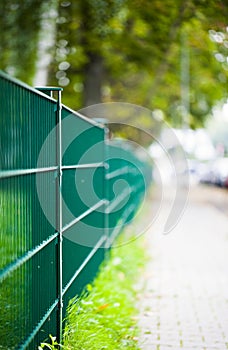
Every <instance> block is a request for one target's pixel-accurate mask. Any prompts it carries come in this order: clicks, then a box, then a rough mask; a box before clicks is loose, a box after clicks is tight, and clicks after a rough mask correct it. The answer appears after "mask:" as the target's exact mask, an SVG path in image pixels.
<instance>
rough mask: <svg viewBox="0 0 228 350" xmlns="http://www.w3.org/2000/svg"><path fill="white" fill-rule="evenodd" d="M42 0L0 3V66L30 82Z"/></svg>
mask: <svg viewBox="0 0 228 350" xmlns="http://www.w3.org/2000/svg"><path fill="white" fill-rule="evenodd" d="M43 3H44V0H29V1H28V0H20V1H19V0H18V1H16V0H9V1H1V4H0V32H1V41H0V69H2V70H5V71H6V72H8V73H10V74H12V75H14V76H16V77H17V78H19V79H21V80H23V81H25V82H27V83H29V84H31V83H32V81H33V76H34V74H35V69H36V59H37V54H38V39H39V29H40V25H41V14H42V4H43Z"/></svg>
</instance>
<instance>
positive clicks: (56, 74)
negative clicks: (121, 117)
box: [0, 0, 228, 127]
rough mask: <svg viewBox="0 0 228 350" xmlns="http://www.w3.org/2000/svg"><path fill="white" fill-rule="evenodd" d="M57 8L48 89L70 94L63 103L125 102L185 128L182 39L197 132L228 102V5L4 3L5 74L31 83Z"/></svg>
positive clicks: (185, 0) (216, 1)
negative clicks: (43, 29) (42, 37)
mask: <svg viewBox="0 0 228 350" xmlns="http://www.w3.org/2000/svg"><path fill="white" fill-rule="evenodd" d="M53 6H54V9H55V11H56V23H55V28H54V32H55V45H53V47H52V52H51V55H52V61H51V64H50V65H49V67H48V76H49V79H48V80H49V81H48V83H49V84H51V85H60V86H63V87H64V94H63V101H64V103H66V104H67V105H69V106H71V107H72V108H73V109H79V108H81V107H83V106H87V105H91V104H94V103H99V102H108V101H124V102H130V103H134V104H138V105H142V106H145V107H148V108H150V109H152V110H155V109H160V110H162V111H163V112H164V114H165V118H166V119H167V120H169V121H171V122H172V123H173V124H174V125H175V126H178V125H181V123H182V114H183V106H182V101H181V88H183V82H182V83H181V65H180V61H181V52H183V51H184V48H182V49H181V46H183V37H186V38H187V39H186V40H185V43H184V46H185V47H186V50H187V51H188V55H189V79H188V80H189V87H188V91H189V110H188V114H189V115H188V120H189V122H190V125H191V126H193V127H197V126H201V125H202V124H203V123H204V120H205V118H206V117H207V115H208V114H209V113H210V110H211V108H212V106H213V105H214V103H215V101H217V100H221V99H222V98H227V78H228V63H227V57H228V44H227V42H228V33H227V30H226V25H227V22H226V21H227V14H228V4H227V2H226V1H225V0H208V1H206V0H176V1H175V2H174V1H173V0H153V1H149V0H77V1H70V0H52V1H50V2H45V1H44V0H20V1H19V0H9V1H7V2H2V3H1V12H0V29H1V36H2V40H1V42H0V49H1V53H0V55H1V57H0V58H1V63H0V64H1V68H2V69H5V70H7V71H8V72H10V73H13V74H14V75H15V76H17V77H18V78H20V79H22V80H24V81H26V82H29V83H30V82H31V81H32V78H33V75H34V72H35V63H36V58H37V51H38V34H39V29H40V26H41V23H42V16H43V15H45V16H46V18H47V13H48V12H50V11H51V9H52V8H53ZM52 21H53V18H52ZM187 51H186V52H187ZM182 66H183V62H182ZM182 69H183V68H182ZM186 70H187V67H186ZM181 85H182V86H181ZM128 120H129V118H128ZM144 123H146V124H148V125H149V123H150V121H149V120H148V119H147V118H145V121H144Z"/></svg>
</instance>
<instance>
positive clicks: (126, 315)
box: [63, 234, 146, 350]
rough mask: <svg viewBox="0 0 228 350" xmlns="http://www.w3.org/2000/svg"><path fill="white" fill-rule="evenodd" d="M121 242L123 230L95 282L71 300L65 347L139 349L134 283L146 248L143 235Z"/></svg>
mask: <svg viewBox="0 0 228 350" xmlns="http://www.w3.org/2000/svg"><path fill="white" fill-rule="evenodd" d="M121 242H123V234H122V235H121V236H120V237H119V238H118V243H119V245H118V246H117V247H115V248H112V249H111V251H110V257H109V259H108V260H106V261H105V262H104V263H103V264H102V266H101V269H100V271H99V273H98V275H97V277H96V278H95V280H94V282H93V283H92V284H89V285H87V287H86V289H85V291H84V292H83V293H82V295H81V296H80V297H79V298H74V299H72V300H71V302H70V304H69V307H68V316H67V321H66V327H65V333H64V346H63V348H64V349H69V350H70V349H77V350H93V349H94V350H103V349H109V350H118V349H119V350H124V349H135V350H137V349H139V347H138V345H137V334H138V329H137V313H138V311H137V308H136V298H137V289H136V287H135V286H136V282H137V281H138V279H139V275H140V273H141V271H142V269H143V266H144V264H145V260H146V258H145V249H144V248H143V244H142V239H141V238H139V239H137V240H134V241H131V242H129V243H128V244H125V245H121Z"/></svg>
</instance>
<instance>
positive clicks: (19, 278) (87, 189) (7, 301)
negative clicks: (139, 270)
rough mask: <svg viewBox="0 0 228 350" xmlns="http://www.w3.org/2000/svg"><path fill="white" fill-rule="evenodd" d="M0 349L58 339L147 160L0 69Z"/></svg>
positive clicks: (141, 187) (130, 209)
mask: <svg viewBox="0 0 228 350" xmlns="http://www.w3.org/2000/svg"><path fill="white" fill-rule="evenodd" d="M0 101H1V109H0V113H1V118H0V130H1V131H0V132H1V138H0V142H1V152H0V210H1V219H0V227H1V231H0V241H1V248H0V249H1V255H0V265H1V266H0V267H1V271H0V283H1V292H0V309H1V320H0V349H1V348H2V349H35V348H37V346H38V344H40V342H42V341H43V340H45V339H47V338H48V335H49V334H52V335H57V337H58V339H59V340H60V339H61V336H62V327H63V319H64V318H65V316H66V309H67V305H68V302H69V300H70V299H71V298H72V297H74V296H75V295H79V294H80V293H81V291H82V289H83V288H84V287H85V285H86V284H87V283H89V282H90V281H91V280H92V279H93V278H94V276H95V274H96V273H97V271H98V268H99V265H100V263H101V262H102V261H103V260H104V257H105V252H106V251H107V250H108V249H109V248H110V247H111V245H112V243H113V242H114V240H115V238H116V237H117V236H118V234H119V232H120V231H121V230H122V229H123V227H124V226H125V225H127V224H129V223H130V222H131V220H132V219H133V217H134V215H135V213H136V211H137V210H138V208H139V205H140V203H141V202H142V200H143V198H144V196H145V192H146V189H147V187H148V186H149V184H150V181H151V167H150V165H149V164H147V163H145V162H143V161H140V159H138V158H137V157H136V156H135V155H134V152H133V150H132V149H130V148H129V146H127V145H125V143H124V141H119V140H109V139H108V137H107V135H108V130H107V127H105V126H104V125H102V124H100V123H98V122H96V121H93V120H90V119H88V118H86V117H84V116H82V115H81V114H79V113H77V112H75V111H72V110H71V109H69V108H68V107H66V106H64V105H63V104H62V103H61V88H55V87H50V88H46V87H45V88H42V87H41V88H36V89H33V88H31V87H29V86H27V85H25V84H23V83H21V82H20V81H17V80H15V79H12V78H10V77H9V76H8V75H6V74H5V73H3V72H0Z"/></svg>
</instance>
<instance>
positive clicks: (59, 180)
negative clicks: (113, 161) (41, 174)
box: [36, 86, 63, 343]
mask: <svg viewBox="0 0 228 350" xmlns="http://www.w3.org/2000/svg"><path fill="white" fill-rule="evenodd" d="M36 89H37V90H39V91H41V92H43V93H45V94H47V95H48V96H50V97H54V96H53V94H54V92H56V94H57V96H56V97H57V98H56V102H57V103H56V163H57V167H58V171H57V182H56V229H57V231H58V238H57V239H58V242H57V266H56V275H57V276H56V277H57V298H58V301H59V302H58V314H57V341H58V342H59V343H61V342H62V336H63V272H62V271H63V266H62V265H63V259H62V255H63V249H62V243H63V233H62V230H63V224H62V215H63V213H62V126H61V124H62V115H61V110H62V104H61V92H62V91H63V88H60V87H49V86H47V87H36Z"/></svg>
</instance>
